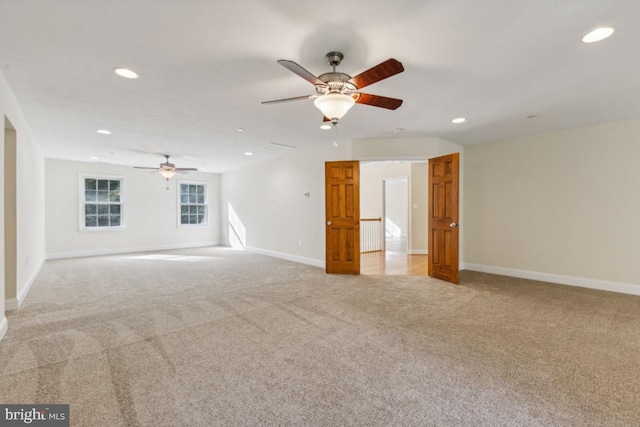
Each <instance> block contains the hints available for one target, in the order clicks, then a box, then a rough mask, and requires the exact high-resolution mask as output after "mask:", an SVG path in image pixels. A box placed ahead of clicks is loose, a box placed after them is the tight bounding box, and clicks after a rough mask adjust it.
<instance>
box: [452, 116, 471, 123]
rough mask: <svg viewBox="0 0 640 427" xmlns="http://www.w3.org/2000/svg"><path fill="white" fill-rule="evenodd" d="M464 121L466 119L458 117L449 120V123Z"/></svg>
mask: <svg viewBox="0 0 640 427" xmlns="http://www.w3.org/2000/svg"><path fill="white" fill-rule="evenodd" d="M466 121H467V119H465V118H464V117H458V118H457V119H453V120H451V123H464V122H466Z"/></svg>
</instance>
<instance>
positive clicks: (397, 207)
mask: <svg viewBox="0 0 640 427" xmlns="http://www.w3.org/2000/svg"><path fill="white" fill-rule="evenodd" d="M408 181H409V177H405V178H403V179H395V180H385V190H384V193H385V218H384V219H385V222H386V228H385V230H386V236H388V237H389V236H390V235H391V236H393V237H404V238H407V236H408V233H409V209H408V207H409V206H408V205H409V190H408V187H409V185H408Z"/></svg>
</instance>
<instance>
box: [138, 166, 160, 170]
mask: <svg viewBox="0 0 640 427" xmlns="http://www.w3.org/2000/svg"><path fill="white" fill-rule="evenodd" d="M134 168H135V169H154V170H158V168H148V167H145V166H134Z"/></svg>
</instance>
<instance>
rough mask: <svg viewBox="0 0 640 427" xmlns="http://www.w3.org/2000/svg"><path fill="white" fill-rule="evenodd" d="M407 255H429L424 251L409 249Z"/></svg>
mask: <svg viewBox="0 0 640 427" xmlns="http://www.w3.org/2000/svg"><path fill="white" fill-rule="evenodd" d="M407 253H408V254H409V255H428V254H429V253H428V252H427V250H426V249H409V251H408V252H407Z"/></svg>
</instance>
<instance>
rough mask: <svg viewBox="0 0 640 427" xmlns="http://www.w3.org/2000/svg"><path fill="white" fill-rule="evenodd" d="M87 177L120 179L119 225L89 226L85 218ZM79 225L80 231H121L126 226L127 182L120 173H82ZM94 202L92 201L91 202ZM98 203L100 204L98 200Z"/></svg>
mask: <svg viewBox="0 0 640 427" xmlns="http://www.w3.org/2000/svg"><path fill="white" fill-rule="evenodd" d="M87 179H98V180H99V179H108V180H110V181H120V203H119V204H120V225H119V226H113V227H112V226H107V227H105V226H102V227H87V226H86V225H85V224H86V219H85V212H86V211H85V204H86V203H87V200H85V180H87ZM78 202H79V203H78V211H79V215H78V226H79V228H80V231H119V230H124V228H125V209H124V205H125V183H124V177H123V176H120V175H104V174H94V173H81V174H79V179H78ZM89 203H92V202H89ZM96 204H99V203H97V202H96Z"/></svg>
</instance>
